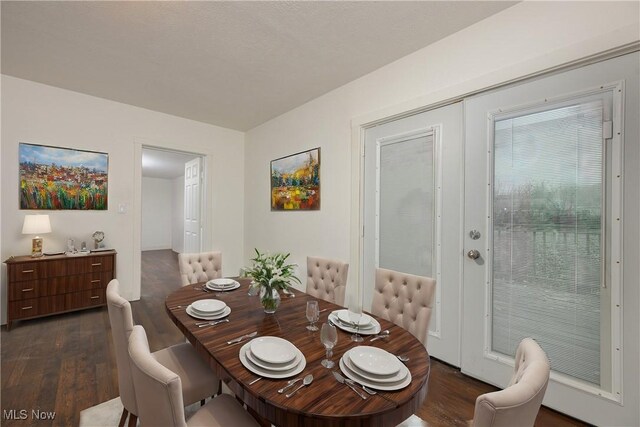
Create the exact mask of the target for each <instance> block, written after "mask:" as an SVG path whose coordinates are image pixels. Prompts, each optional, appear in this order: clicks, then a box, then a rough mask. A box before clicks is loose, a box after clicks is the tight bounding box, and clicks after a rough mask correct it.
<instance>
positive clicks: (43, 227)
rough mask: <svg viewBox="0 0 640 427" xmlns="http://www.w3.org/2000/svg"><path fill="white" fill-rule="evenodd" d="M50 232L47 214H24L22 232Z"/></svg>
mask: <svg viewBox="0 0 640 427" xmlns="http://www.w3.org/2000/svg"><path fill="white" fill-rule="evenodd" d="M44 233H51V223H50V222H49V215H25V217H24V224H23V225H22V234H44Z"/></svg>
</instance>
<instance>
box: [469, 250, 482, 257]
mask: <svg viewBox="0 0 640 427" xmlns="http://www.w3.org/2000/svg"><path fill="white" fill-rule="evenodd" d="M467 256H468V257H469V258H471V259H478V258H480V252H479V251H478V250H477V249H471V250H470V251H469V252H467Z"/></svg>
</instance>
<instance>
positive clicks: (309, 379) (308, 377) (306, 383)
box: [285, 374, 313, 397]
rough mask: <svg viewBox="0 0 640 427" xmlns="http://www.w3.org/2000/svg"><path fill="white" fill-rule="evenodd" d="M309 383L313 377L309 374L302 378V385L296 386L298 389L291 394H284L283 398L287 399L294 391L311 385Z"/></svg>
mask: <svg viewBox="0 0 640 427" xmlns="http://www.w3.org/2000/svg"><path fill="white" fill-rule="evenodd" d="M311 381H313V375H311V374H309V375H307V376H306V377H304V379H303V380H302V384H300V385H299V386H298V388H296V389H295V390H293V391H292V392H291V393H289V394H286V395H285V396H287V397H291V396H293V395H294V394H296V391H298V390H300V389H301V388H302V387H304V386H307V385H309V384H311Z"/></svg>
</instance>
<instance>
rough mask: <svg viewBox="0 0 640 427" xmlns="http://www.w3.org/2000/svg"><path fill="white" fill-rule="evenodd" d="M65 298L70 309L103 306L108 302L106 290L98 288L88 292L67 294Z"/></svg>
mask: <svg viewBox="0 0 640 427" xmlns="http://www.w3.org/2000/svg"><path fill="white" fill-rule="evenodd" d="M65 298H66V299H65V304H66V305H67V306H68V307H74V308H84V307H91V306H94V305H103V304H104V303H105V302H106V290H105V289H102V288H96V289H91V290H88V291H80V292H73V293H70V294H66V295H65Z"/></svg>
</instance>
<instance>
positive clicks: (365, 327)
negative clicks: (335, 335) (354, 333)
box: [336, 316, 376, 331]
mask: <svg viewBox="0 0 640 427" xmlns="http://www.w3.org/2000/svg"><path fill="white" fill-rule="evenodd" d="M336 318H337V319H338V322H339V323H340V324H341V325H344V326H346V327H348V328H353V329H355V327H354V326H353V323H351V322H344V321H342V320H341V319H340V317H338V316H336ZM375 325H376V324H375V323H374V322H373V321H372V322H371V323H369V324H368V325H364V326H359V327H358V330H359V331H370V330H371V329H373V328H375Z"/></svg>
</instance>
